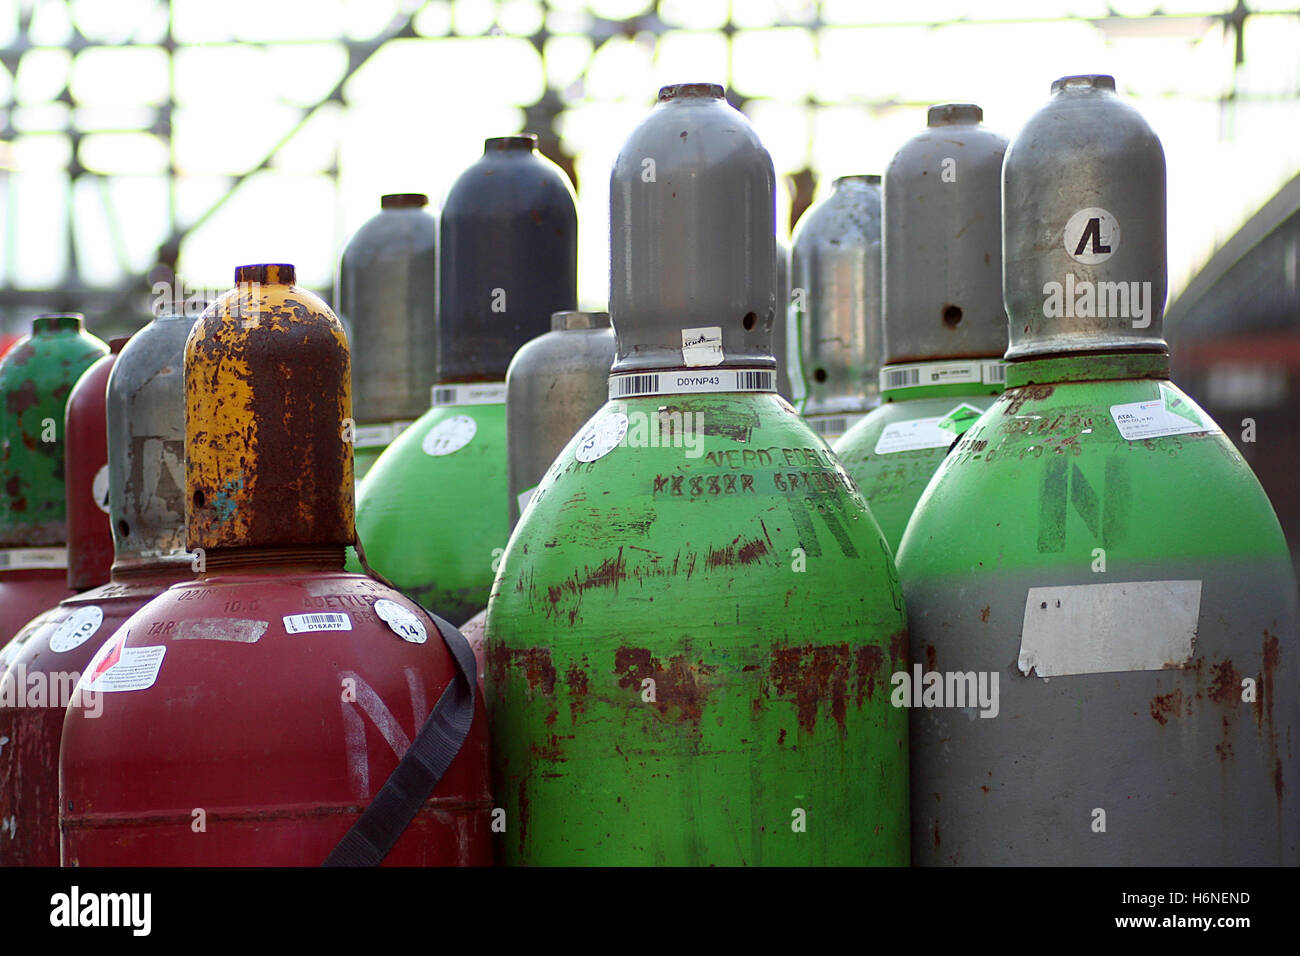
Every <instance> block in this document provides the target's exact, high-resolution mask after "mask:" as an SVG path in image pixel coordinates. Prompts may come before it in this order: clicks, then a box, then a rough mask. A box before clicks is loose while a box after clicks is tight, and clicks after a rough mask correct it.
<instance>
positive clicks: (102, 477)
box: [90, 465, 108, 514]
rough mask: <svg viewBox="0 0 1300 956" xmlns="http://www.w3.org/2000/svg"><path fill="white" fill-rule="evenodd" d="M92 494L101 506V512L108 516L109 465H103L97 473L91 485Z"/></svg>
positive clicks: (96, 502)
mask: <svg viewBox="0 0 1300 956" xmlns="http://www.w3.org/2000/svg"><path fill="white" fill-rule="evenodd" d="M90 494H91V495H92V496H93V497H94V499H95V504H97V505H99V510H100V511H102V512H104V514H108V465H101V466H100V468H99V471H97V472H95V479H94V480H93V481H92V482H91V483H90Z"/></svg>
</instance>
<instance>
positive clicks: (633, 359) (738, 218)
mask: <svg viewBox="0 0 1300 956" xmlns="http://www.w3.org/2000/svg"><path fill="white" fill-rule="evenodd" d="M775 190H776V175H775V172H774V171H773V168H772V157H771V156H769V155H768V152H767V150H766V149H764V148H763V144H762V142H761V141H760V140H759V138H758V134H757V133H756V132H755V131H754V128H753V127H752V126H751V125H750V124H749V121H748V120H747V119H745V117H744V115H743V114H741V113H740V112H739V111H738V110H735V109H733V108H732V107H731V106H729V105H728V104H727V102H726V100H725V99H723V90H722V87H721V86H718V85H717V84H713V83H685V84H679V85H675V86H665V87H664V88H663V89H661V90H660V91H659V102H658V103H657V104H656V105H655V107H654V109H652V110H651V111H650V115H649V116H647V117H646V119H645V120H643V121H642V122H641V124H640V125H639V126H638V127H637V128H636V129H635V130H633V132H632V135H631V136H629V137H628V139H627V141H626V142H625V143H624V144H623V148H622V150H621V151H620V152H619V155H618V158H617V159H616V160H615V162H614V169H613V173H612V175H611V177H610V216H609V218H610V260H611V265H610V314H611V316H612V318H613V322H614V332H615V335H616V337H617V340H618V358H617V360H616V361H615V363H614V371H615V372H628V371H634V370H638V369H656V368H682V367H684V366H686V365H690V364H699V365H706V364H707V365H710V366H713V367H727V366H748V367H751V368H768V369H775V368H776V359H775V358H774V357H773V353H772V326H773V322H774V320H775V318H776V304H777V303H776V298H777V293H776V285H777V264H776V191H775ZM712 329H719V330H720V338H721V358H720V360H718V361H714V360H713V359H712V358H710V357H708V354H707V353H709V352H710V351H711V350H710V348H709V347H708V346H707V345H706V347H705V348H704V349H703V350H701V349H700V348H699V347H695V346H693V347H692V348H691V350H690V352H689V353H688V355H684V354H683V346H684V344H687V343H688V342H690V343H696V342H699V341H701V339H704V340H705V341H706V342H711V341H712V335H713V333H712V332H711V331H709V330H712ZM701 351H703V352H704V353H706V354H705V356H704V358H703V360H701V359H700V358H699V356H700V355H701Z"/></svg>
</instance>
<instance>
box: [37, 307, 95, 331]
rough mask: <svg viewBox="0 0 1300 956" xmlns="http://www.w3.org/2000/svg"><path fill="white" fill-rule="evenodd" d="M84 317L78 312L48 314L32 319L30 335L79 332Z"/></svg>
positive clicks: (84, 319) (83, 322)
mask: <svg viewBox="0 0 1300 956" xmlns="http://www.w3.org/2000/svg"><path fill="white" fill-rule="evenodd" d="M85 321H86V317H85V316H84V315H82V314H81V313H80V312H50V313H47V314H45V315H38V316H36V317H35V318H34V319H32V335H49V334H50V333H52V332H60V331H65V332H80V331H81V328H82V326H83V325H84V324H85Z"/></svg>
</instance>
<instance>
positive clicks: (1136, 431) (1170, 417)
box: [1110, 385, 1208, 441]
mask: <svg viewBox="0 0 1300 956" xmlns="http://www.w3.org/2000/svg"><path fill="white" fill-rule="evenodd" d="M1110 417H1111V418H1113V419H1114V420H1115V427H1116V428H1118V429H1119V433H1120V435H1122V436H1123V437H1124V440H1125V441H1139V440H1141V439H1144V438H1162V437H1164V436H1165V435H1186V434H1188V433H1189V432H1203V431H1207V430H1208V427H1207V426H1206V425H1205V423H1204V422H1202V421H1201V416H1200V415H1198V414H1197V413H1196V409H1194V408H1193V407H1192V404H1191V402H1189V401H1188V400H1187V399H1186V398H1184V397H1183V396H1181V395H1179V394H1178V393H1177V392H1175V391H1174V390H1173V389H1171V388H1169V387H1168V386H1165V385H1161V386H1160V397H1159V398H1154V399H1152V400H1151V401H1149V402H1130V403H1129V404H1127V405H1112V406H1111V407H1110Z"/></svg>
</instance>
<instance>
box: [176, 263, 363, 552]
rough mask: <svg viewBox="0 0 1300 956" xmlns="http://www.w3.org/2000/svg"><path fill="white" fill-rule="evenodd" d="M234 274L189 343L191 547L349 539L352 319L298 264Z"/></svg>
mask: <svg viewBox="0 0 1300 956" xmlns="http://www.w3.org/2000/svg"><path fill="white" fill-rule="evenodd" d="M235 279H236V288H234V289H232V290H231V291H230V292H227V293H226V294H225V295H224V296H222V297H221V298H220V299H218V300H217V301H216V302H215V303H213V304H212V305H211V306H209V307H208V309H207V310H206V311H205V312H204V313H203V315H202V316H201V317H200V318H199V320H198V321H197V322H196V323H195V325H194V328H193V330H192V331H191V333H190V338H189V341H188V342H187V344H186V348H185V398H186V446H187V447H186V466H185V482H186V488H185V492H186V511H187V517H188V528H189V530H188V543H189V546H190V547H192V548H193V547H203V548H233V547H265V546H271V545H280V544H294V545H303V544H315V545H346V544H350V543H352V542H353V541H354V539H355V530H354V525H353V517H354V512H353V508H354V504H353V475H352V447H351V445H350V444H348V442H347V441H346V439H345V435H344V422H345V421H346V420H348V419H350V416H351V414H352V397H351V366H350V359H349V355H348V346H347V339H346V337H345V334H344V331H343V326H342V324H341V323H340V322H339V320H338V318H337V317H336V316H335V315H334V313H333V312H331V311H330V309H329V307H328V306H327V305H326V304H325V303H324V302H323V301H322V300H321V299H320V298H318V297H317V296H315V295H313V294H312V293H311V292H308V291H307V290H306V289H301V288H299V287H297V286H295V285H294V284H293V281H294V275H293V267H292V266H284V265H259V266H242V267H240V268H239V269H237V270H236V273H235Z"/></svg>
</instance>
